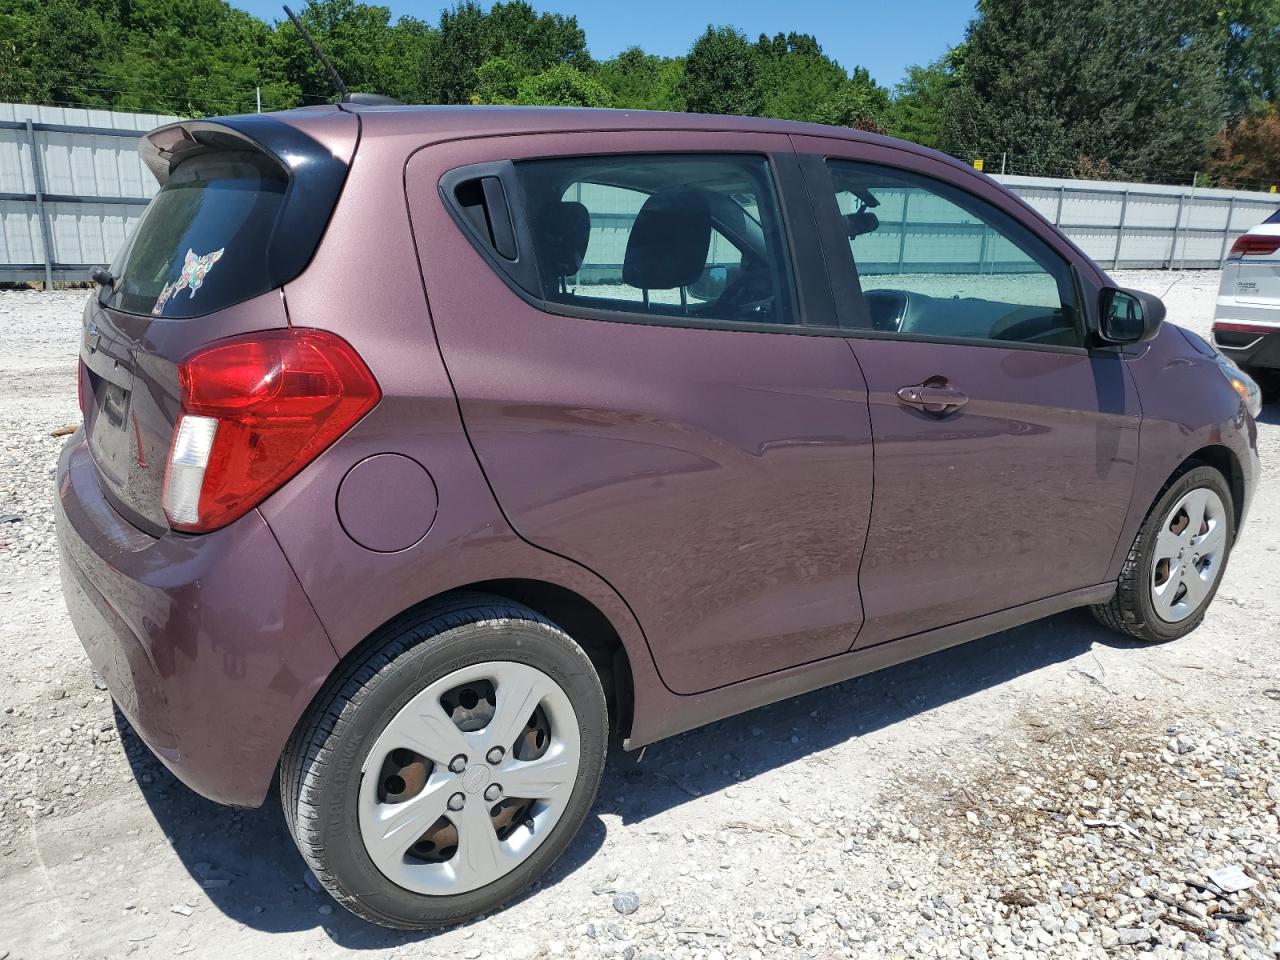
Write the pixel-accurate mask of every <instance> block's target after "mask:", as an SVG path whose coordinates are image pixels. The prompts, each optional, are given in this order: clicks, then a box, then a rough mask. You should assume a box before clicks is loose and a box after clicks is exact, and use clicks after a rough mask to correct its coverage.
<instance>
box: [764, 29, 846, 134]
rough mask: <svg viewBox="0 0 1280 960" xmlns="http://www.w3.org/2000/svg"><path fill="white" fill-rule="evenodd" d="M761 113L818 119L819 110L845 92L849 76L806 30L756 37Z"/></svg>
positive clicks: (785, 118)
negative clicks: (762, 104)
mask: <svg viewBox="0 0 1280 960" xmlns="http://www.w3.org/2000/svg"><path fill="white" fill-rule="evenodd" d="M756 53H757V55H758V60H759V65H760V67H759V70H760V89H761V91H762V93H763V96H764V106H763V107H762V109H761V113H762V114H763V115H764V116H766V117H778V118H779V119H782V120H816V119H818V115H817V114H818V111H820V110H821V111H824V112H829V111H828V110H827V105H828V104H830V103H831V102H832V101H834V100H836V99H837V98H838V97H840V96H841V95H842V93H843V92H844V87H845V86H846V85H847V84H848V83H849V76H848V75H847V74H846V73H845V72H844V68H843V67H841V66H840V64H838V63H836V62H835V61H834V60H832V59H831V58H830V57H828V56H826V55H825V54H824V53H823V52H822V47H821V46H819V44H818V41H817V40H816V39H815V38H814V37H812V36H810V35H809V34H804V33H789V34H786V35H784V34H781V33H779V34H776V35H775V36H773V37H767V36H764V35H761V37H760V39H759V40H758V41H756Z"/></svg>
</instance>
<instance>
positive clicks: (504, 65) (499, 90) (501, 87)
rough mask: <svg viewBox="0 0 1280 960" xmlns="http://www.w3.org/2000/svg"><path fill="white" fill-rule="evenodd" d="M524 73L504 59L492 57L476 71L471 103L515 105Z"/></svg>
mask: <svg viewBox="0 0 1280 960" xmlns="http://www.w3.org/2000/svg"><path fill="white" fill-rule="evenodd" d="M525 76H526V74H525V71H524V70H523V69H522V68H521V67H520V65H519V64H518V63H514V62H513V61H511V60H508V59H507V58H506V57H492V58H491V59H489V60H486V61H485V62H484V63H482V64H480V66H479V68H478V69H477V70H476V90H475V93H474V94H472V97H471V101H472V102H473V103H515V102H516V94H517V92H518V90H519V88H520V81H521V80H524V79H525Z"/></svg>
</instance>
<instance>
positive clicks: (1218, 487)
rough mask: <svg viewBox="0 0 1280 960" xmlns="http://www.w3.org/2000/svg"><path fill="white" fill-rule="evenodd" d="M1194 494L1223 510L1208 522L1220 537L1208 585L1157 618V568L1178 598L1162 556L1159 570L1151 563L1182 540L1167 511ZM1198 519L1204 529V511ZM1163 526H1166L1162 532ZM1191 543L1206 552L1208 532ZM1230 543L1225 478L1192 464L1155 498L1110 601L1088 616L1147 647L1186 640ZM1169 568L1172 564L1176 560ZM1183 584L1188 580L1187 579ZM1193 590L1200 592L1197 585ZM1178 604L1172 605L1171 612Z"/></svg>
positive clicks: (1191, 550) (1214, 588)
mask: <svg viewBox="0 0 1280 960" xmlns="http://www.w3.org/2000/svg"><path fill="white" fill-rule="evenodd" d="M1199 491H1208V492H1209V495H1211V496H1212V497H1216V498H1217V501H1218V502H1219V503H1220V504H1221V505H1222V507H1223V509H1222V511H1221V514H1220V516H1219V517H1218V518H1215V519H1214V521H1213V522H1214V523H1215V525H1214V526H1213V527H1212V528H1211V529H1212V530H1213V531H1216V533H1214V537H1215V540H1214V541H1213V542H1214V543H1216V542H1217V541H1216V537H1219V536H1220V537H1221V547H1220V554H1218V555H1216V557H1215V561H1214V562H1215V566H1214V568H1213V576H1212V580H1211V582H1209V583H1208V586H1207V588H1206V589H1204V593H1203V596H1201V597H1199V599H1198V600H1197V601H1196V602H1194V603H1191V602H1190V601H1189V600H1188V601H1184V604H1182V605H1181V606H1182V609H1181V611H1180V612H1179V613H1178V615H1177V616H1176V617H1172V618H1170V617H1167V616H1166V615H1164V614H1162V612H1161V610H1160V609H1158V607H1157V603H1158V602H1159V601H1158V599H1157V596H1156V590H1157V582H1158V581H1160V579H1161V572H1162V569H1163V571H1164V576H1165V579H1164V584H1165V585H1167V586H1169V588H1170V589H1171V590H1173V591H1174V592H1173V594H1172V595H1173V596H1175V597H1176V596H1178V595H1179V594H1178V593H1177V585H1176V584H1173V583H1172V582H1171V580H1170V579H1169V577H1170V576H1171V574H1170V573H1169V572H1168V571H1169V566H1168V558H1164V560H1165V566H1164V567H1163V568H1161V567H1158V566H1157V565H1158V564H1160V563H1161V560H1162V558H1161V557H1160V556H1158V554H1161V553H1168V552H1169V548H1168V547H1167V546H1165V544H1167V543H1169V542H1171V541H1172V539H1174V538H1176V537H1178V536H1182V534H1174V532H1173V531H1174V529H1176V527H1177V522H1178V521H1177V518H1174V517H1171V512H1172V511H1174V509H1175V507H1177V506H1179V505H1180V504H1181V503H1182V502H1183V500H1184V498H1187V497H1188V496H1192V497H1201V496H1205V495H1203V494H1201V493H1199ZM1206 499H1209V502H1210V504H1212V500H1211V498H1209V497H1206ZM1204 516H1205V518H1206V519H1205V520H1204V522H1203V523H1202V524H1201V529H1204V528H1206V527H1209V525H1210V520H1209V519H1208V517H1209V511H1208V510H1206V511H1205V514H1204ZM1171 520H1173V521H1175V522H1174V523H1173V524H1171V525H1170V524H1169V521H1171ZM1219 521H1220V523H1221V526H1220V527H1219V526H1217V525H1216V524H1217V523H1218V522H1219ZM1166 526H1168V530H1167V532H1166ZM1183 529H1184V532H1185V531H1188V530H1189V529H1190V525H1189V522H1188V524H1187V525H1186V526H1184V528H1183ZM1162 534H1165V535H1166V536H1167V537H1169V539H1166V540H1162V539H1161V537H1162ZM1196 539H1197V540H1199V543H1200V545H1201V546H1205V547H1206V549H1207V545H1208V544H1209V542H1210V541H1209V534H1206V535H1205V537H1204V538H1196ZM1234 542H1235V516H1234V513H1233V507H1232V500H1231V491H1230V488H1229V487H1228V486H1227V482H1226V480H1225V478H1224V477H1223V476H1222V474H1221V473H1219V472H1218V471H1217V470H1215V469H1214V468H1213V467H1207V466H1193V467H1192V468H1191V469H1188V470H1187V471H1186V472H1184V473H1182V474H1180V475H1178V476H1177V477H1175V478H1174V479H1173V480H1171V481H1170V482H1169V483H1168V484H1167V485H1166V486H1165V489H1164V490H1163V491H1162V492H1161V494H1160V496H1159V497H1157V498H1156V502H1155V504H1154V505H1153V506H1152V508H1151V510H1150V511H1149V512H1148V514H1147V517H1146V519H1145V520H1144V521H1143V523H1142V526H1141V527H1140V528H1139V530H1138V535H1137V536H1136V537H1135V538H1134V541H1133V546H1132V547H1130V548H1129V554H1128V556H1127V557H1126V558H1125V561H1124V566H1123V567H1122V568H1121V571H1120V579H1119V582H1118V584H1117V586H1116V594H1115V597H1114V598H1112V600H1111V601H1110V602H1109V603H1105V604H1098V605H1096V606H1094V607H1092V608H1091V609H1092V610H1093V614H1094V616H1095V617H1097V618H1098V620H1099V621H1100V622H1101V623H1102V624H1103V626H1107V627H1110V628H1111V629H1112V630H1116V631H1118V632H1120V633H1123V634H1127V635H1128V636H1130V637H1134V638H1136V639H1138V640H1143V641H1146V642H1148V643H1164V642H1166V641H1169V640H1176V639H1178V638H1179V637H1183V636H1186V635H1187V634H1188V633H1190V632H1191V631H1192V630H1194V629H1195V628H1196V627H1198V626H1199V625H1200V622H1201V621H1202V620H1203V619H1204V613H1205V610H1207V609H1208V607H1209V604H1210V603H1212V602H1213V598H1214V596H1215V595H1216V594H1217V592H1218V585H1219V584H1220V583H1222V577H1223V575H1224V573H1225V572H1226V566H1227V560H1228V558H1229V555H1230V551H1231V545H1232V544H1233V543H1234ZM1185 549H1186V551H1187V554H1188V558H1191V557H1194V556H1195V555H1196V550H1197V549H1198V547H1197V546H1196V544H1194V543H1192V542H1191V541H1188V544H1187V546H1186V548H1185ZM1206 562H1207V560H1206ZM1175 564H1177V562H1176V561H1175ZM1179 567H1181V569H1184V570H1187V571H1188V573H1187V576H1188V578H1189V576H1190V575H1191V572H1190V568H1189V567H1187V566H1185V565H1183V564H1177V565H1176V566H1175V568H1174V569H1178V568H1179ZM1187 582H1189V583H1190V582H1193V581H1190V580H1189V579H1188V580H1187ZM1184 589H1185V588H1184ZM1197 589H1200V588H1199V587H1197ZM1182 596H1184V597H1186V596H1187V594H1186V593H1185V592H1184V593H1183V594H1182ZM1178 606H1179V605H1176V604H1175V608H1176V607H1178Z"/></svg>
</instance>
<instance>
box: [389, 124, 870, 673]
mask: <svg viewBox="0 0 1280 960" xmlns="http://www.w3.org/2000/svg"><path fill="white" fill-rule="evenodd" d="M512 161H514V162H512ZM407 189H408V194H409V202H410V208H411V213H412V217H413V223H414V231H415V235H416V236H417V239H418V244H419V256H420V260H421V264H422V271H423V276H424V279H425V281H426V287H427V292H428V298H429V301H430V306H431V313H432V319H433V322H434V324H435V329H436V332H437V335H438V337H439V341H440V346H441V348H442V351H443V354H444V358H445V362H446V364H447V366H448V369H449V373H450V376H451V377H452V379H453V382H454V385H455V387H456V389H457V393H458V397H459V402H460V404H461V408H462V414H463V420H464V423H465V425H466V428H467V431H468V435H469V437H470V438H471V441H472V443H473V445H474V447H475V449H476V452H477V454H478V455H479V458H480V461H481V464H482V466H483V467H484V470H485V473H486V476H487V477H488V479H489V482H490V483H491V484H492V486H493V489H494V491H495V493H496V495H497V498H498V501H499V503H500V504H501V505H502V508H503V510H504V511H505V513H506V515H507V517H508V518H509V520H510V522H511V523H512V525H513V526H514V528H515V529H516V530H517V531H518V532H519V533H520V534H521V535H522V536H523V537H525V538H526V539H528V540H529V541H531V542H533V543H535V544H537V545H539V546H542V547H544V548H546V549H548V550H551V551H554V552H556V553H558V554H561V555H563V556H566V557H569V558H571V559H573V560H576V561H578V562H580V563H582V564H584V565H586V566H587V567H589V568H591V569H592V570H594V571H595V572H596V573H597V574H599V575H600V576H602V577H603V578H604V579H606V580H607V581H609V583H611V584H612V585H613V587H614V588H615V589H616V590H617V591H618V592H619V593H620V594H621V595H622V597H623V598H624V599H625V600H626V601H627V603H628V604H630V606H631V607H632V609H633V610H634V611H635V613H636V615H637V617H638V619H639V622H640V624H641V626H642V627H643V629H644V631H645V634H646V637H647V638H648V641H649V643H650V645H651V649H652V651H653V654H654V657H655V660H656V663H657V666H658V669H659V671H660V673H661V675H662V677H663V680H664V681H665V683H666V684H667V685H668V686H669V687H670V688H671V689H672V690H675V691H677V692H679V693H695V692H698V691H702V690H706V689H709V688H712V687H716V686H720V685H722V684H725V683H729V682H731V681H735V680H742V679H745V678H748V677H753V676H758V675H761V674H765V673H768V672H771V671H775V670H779V669H782V668H785V667H789V666H793V665H795V664H799V663H804V662H808V661H812V660H817V659H820V658H823V657H827V656H831V655H833V654H837V653H840V652H843V651H845V650H846V649H848V647H849V646H850V644H851V643H852V642H853V639H854V637H855V636H856V634H857V631H858V628H859V626H860V624H861V620H862V615H861V608H860V605H859V599H858V589H857V570H858V561H859V558H860V557H861V554H862V548H863V543H864V540H865V536H866V530H867V520H868V515H869V512H870V496H871V448H870V429H869V423H868V416H867V407H866V387H865V384H864V382H863V380H862V377H861V374H860V372H859V370H858V366H857V363H856V361H855V359H854V357H853V355H852V353H851V352H850V351H849V349H848V347H847V346H846V345H845V343H844V341H843V340H842V339H841V338H840V336H839V331H838V330H836V329H835V315H834V310H833V305H832V300H831V297H830V292H829V288H828V285H827V282H826V277H825V273H824V271H823V267H822V260H821V253H820V250H819V249H818V245H817V237H816V232H815V230H814V225H813V221H812V216H811V213H810V211H809V208H808V206H807V199H806V198H805V194H804V189H803V182H802V180H801V178H800V175H799V172H798V167H797V165H796V161H795V157H794V153H793V151H792V150H791V147H790V143H789V142H788V140H787V138H786V137H782V136H761V135H738V134H728V135H726V134H714V135H713V134H704V133H692V132H690V133H684V132H681V133H675V132H670V133H667V132H661V133H652V132H651V133H595V134H589V135H588V134H568V135H564V134H561V135H557V136H529V137H521V138H502V139H494V140H477V141H472V142H467V143H455V144H447V145H441V146H437V147H432V148H430V149H428V150H424V151H422V152H420V153H419V154H417V155H416V156H415V157H414V159H413V160H412V161H411V162H410V164H409V167H408V177H407ZM784 211H785V216H784Z"/></svg>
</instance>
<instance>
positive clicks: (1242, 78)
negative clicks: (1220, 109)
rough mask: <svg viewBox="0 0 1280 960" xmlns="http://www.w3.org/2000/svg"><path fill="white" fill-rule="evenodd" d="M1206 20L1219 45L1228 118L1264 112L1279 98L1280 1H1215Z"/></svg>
mask: <svg viewBox="0 0 1280 960" xmlns="http://www.w3.org/2000/svg"><path fill="white" fill-rule="evenodd" d="M1205 17H1206V20H1205V25H1206V28H1207V30H1208V31H1209V32H1210V33H1216V34H1217V35H1218V36H1219V38H1220V40H1221V43H1222V47H1223V57H1222V74H1223V80H1224V83H1225V85H1226V96H1227V109H1228V112H1229V113H1230V115H1231V117H1232V118H1233V119H1239V118H1242V117H1244V115H1245V114H1248V113H1254V114H1256V113H1258V112H1259V111H1262V110H1264V109H1265V106H1266V104H1268V103H1271V102H1274V101H1275V98H1276V96H1277V94H1280V0H1217V2H1216V3H1213V4H1209V5H1208V10H1207V11H1206V14H1205ZM1254 119H1256V117H1255V118H1254Z"/></svg>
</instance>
